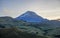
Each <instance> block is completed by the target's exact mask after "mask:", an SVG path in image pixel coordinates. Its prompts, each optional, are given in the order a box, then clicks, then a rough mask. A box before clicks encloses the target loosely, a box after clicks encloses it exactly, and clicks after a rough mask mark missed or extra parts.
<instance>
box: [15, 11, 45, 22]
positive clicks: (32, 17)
mask: <svg viewBox="0 0 60 38" xmlns="http://www.w3.org/2000/svg"><path fill="white" fill-rule="evenodd" d="M15 19H16V20H24V21H27V22H43V21H44V18H42V17H41V16H38V15H37V14H36V13H35V12H32V11H27V12H25V13H24V14H22V15H20V16H18V17H16V18H15Z"/></svg>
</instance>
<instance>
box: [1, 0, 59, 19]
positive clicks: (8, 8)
mask: <svg viewBox="0 0 60 38" xmlns="http://www.w3.org/2000/svg"><path fill="white" fill-rule="evenodd" d="M26 11H33V12H35V13H36V14H38V15H39V16H42V17H43V18H47V19H58V18H59V19H60V0H0V17H1V16H11V17H13V18H16V17H17V16H19V15H21V14H23V13H25V12H26Z"/></svg>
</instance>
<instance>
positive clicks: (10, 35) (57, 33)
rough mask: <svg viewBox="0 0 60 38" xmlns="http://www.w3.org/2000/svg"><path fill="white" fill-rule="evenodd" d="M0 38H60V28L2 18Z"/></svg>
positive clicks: (0, 20)
mask: <svg viewBox="0 0 60 38" xmlns="http://www.w3.org/2000/svg"><path fill="white" fill-rule="evenodd" d="M0 38H60V27H55V28H52V27H51V25H50V24H48V23H47V22H46V23H29V22H26V21H22V20H14V19H13V18H11V17H0Z"/></svg>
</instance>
